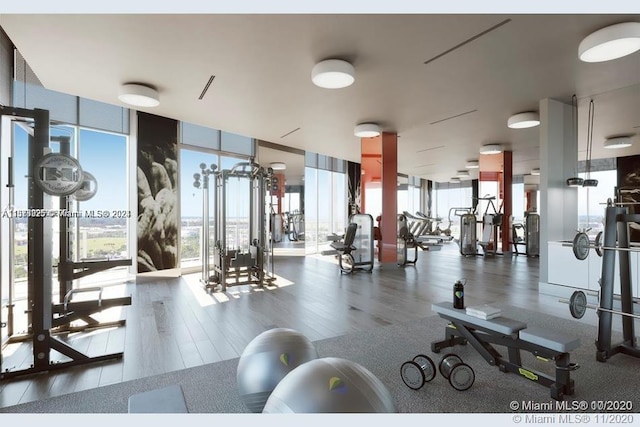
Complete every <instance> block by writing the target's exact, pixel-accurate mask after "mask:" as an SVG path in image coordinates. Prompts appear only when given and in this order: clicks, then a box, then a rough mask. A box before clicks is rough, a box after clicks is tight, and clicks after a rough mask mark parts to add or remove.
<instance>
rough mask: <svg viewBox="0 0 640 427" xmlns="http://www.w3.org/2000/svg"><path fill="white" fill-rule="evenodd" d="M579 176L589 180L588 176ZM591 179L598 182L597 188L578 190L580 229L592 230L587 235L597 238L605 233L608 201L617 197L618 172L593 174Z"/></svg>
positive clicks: (609, 171)
mask: <svg viewBox="0 0 640 427" xmlns="http://www.w3.org/2000/svg"><path fill="white" fill-rule="evenodd" d="M579 176H580V177H581V178H583V179H585V178H587V177H586V174H584V173H581V174H579ZM591 179H597V180H598V186H597V187H587V188H585V187H582V188H578V228H579V229H580V230H583V229H589V228H590V229H591V230H589V231H587V234H588V235H589V236H590V237H592V238H595V236H596V234H598V232H600V231H604V214H605V205H601V204H600V203H606V201H607V199H609V198H611V199H613V198H614V197H615V187H616V186H617V185H618V172H617V171H616V170H608V171H600V172H591Z"/></svg>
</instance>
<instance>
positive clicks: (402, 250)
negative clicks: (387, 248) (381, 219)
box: [396, 214, 443, 266]
mask: <svg viewBox="0 0 640 427" xmlns="http://www.w3.org/2000/svg"><path fill="white" fill-rule="evenodd" d="M396 227H397V263H398V265H399V266H405V265H407V264H415V263H416V261H418V249H422V250H423V251H428V250H433V251H439V250H440V249H442V245H443V240H442V239H440V238H438V237H435V236H433V237H432V236H428V237H427V236H420V237H415V236H414V235H413V233H411V231H410V225H409V224H408V221H407V216H406V215H405V214H398V216H397V221H396ZM410 249H413V257H412V259H409V250H410Z"/></svg>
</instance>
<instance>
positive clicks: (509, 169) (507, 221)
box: [501, 151, 513, 252]
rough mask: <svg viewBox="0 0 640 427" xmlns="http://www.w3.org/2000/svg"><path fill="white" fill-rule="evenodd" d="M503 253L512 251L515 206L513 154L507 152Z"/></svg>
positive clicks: (505, 157) (503, 163) (504, 186)
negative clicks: (513, 207)
mask: <svg viewBox="0 0 640 427" xmlns="http://www.w3.org/2000/svg"><path fill="white" fill-rule="evenodd" d="M502 155H503V157H502V165H503V166H502V188H501V190H502V201H503V207H502V209H503V210H502V212H503V213H504V215H502V228H501V230H502V252H509V251H510V250H511V245H510V244H509V242H510V241H511V239H510V236H511V214H512V212H511V206H512V205H513V195H512V193H513V191H512V189H513V186H512V184H513V152H512V151H505V152H504V153H502Z"/></svg>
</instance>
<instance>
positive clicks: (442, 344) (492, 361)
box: [431, 313, 577, 400]
mask: <svg viewBox="0 0 640 427" xmlns="http://www.w3.org/2000/svg"><path fill="white" fill-rule="evenodd" d="M439 315H440V317H442V318H444V319H447V320H448V321H449V322H451V323H450V324H449V325H447V327H446V329H445V339H444V340H442V341H436V342H433V343H431V351H433V352H434V353H439V352H440V351H441V350H442V349H444V348H448V347H453V346H455V345H464V344H466V343H470V344H471V345H472V346H473V348H474V349H476V351H477V352H478V353H480V355H481V356H482V357H483V358H484V359H485V360H486V361H487V363H489V365H491V366H497V367H498V368H499V369H500V370H501V371H502V372H512V373H515V374H518V375H520V376H523V377H525V378H527V379H529V380H532V381H535V382H537V383H538V384H541V385H543V386H545V387H548V388H549V389H550V391H551V397H552V398H553V399H556V400H562V399H563V396H565V395H568V396H570V395H572V394H573V393H574V389H575V387H574V381H573V380H572V379H571V375H570V372H571V371H572V370H575V369H577V365H575V364H572V363H571V361H570V355H569V353H562V352H558V351H555V350H552V349H549V348H546V347H542V346H540V345H536V344H533V343H530V342H528V341H523V340H521V339H520V338H518V337H517V334H516V336H514V335H505V334H500V333H498V332H496V331H493V330H490V329H486V328H482V327H479V326H477V325H475V324H472V323H469V322H465V321H464V320H460V319H455V318H452V317H450V316H447V315H446V314H442V313H439ZM494 345H499V346H504V347H506V348H507V358H505V357H504V356H503V355H502V354H501V353H500V352H499V351H498V350H497V349H496V348H495V347H494ZM521 351H527V352H529V353H532V354H533V355H535V356H539V357H542V358H544V359H549V360H554V361H555V378H554V377H551V376H549V375H546V374H544V373H541V372H537V371H535V370H532V369H529V368H526V367H524V366H522V357H521V353H520V352H521Z"/></svg>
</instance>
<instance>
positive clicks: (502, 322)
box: [431, 302, 527, 335]
mask: <svg viewBox="0 0 640 427" xmlns="http://www.w3.org/2000/svg"><path fill="white" fill-rule="evenodd" d="M431 309H432V310H433V311H435V312H436V313H438V314H441V315H443V316H447V317H449V318H451V319H457V320H461V321H464V322H468V323H471V324H473V325H477V326H478V327H480V328H485V329H489V330H491V331H495V332H497V333H499V334H503V335H514V334H515V335H517V334H518V332H519V331H521V330H523V329H525V328H526V327H527V324H526V323H523V322H519V321H517V320H513V319H509V318H507V317H496V318H494V319H490V320H484V319H480V318H478V317H473V316H469V315H468V314H467V313H465V311H464V310H458V309H456V308H453V304H452V303H450V302H440V303H438V304H433V305H432V306H431Z"/></svg>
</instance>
